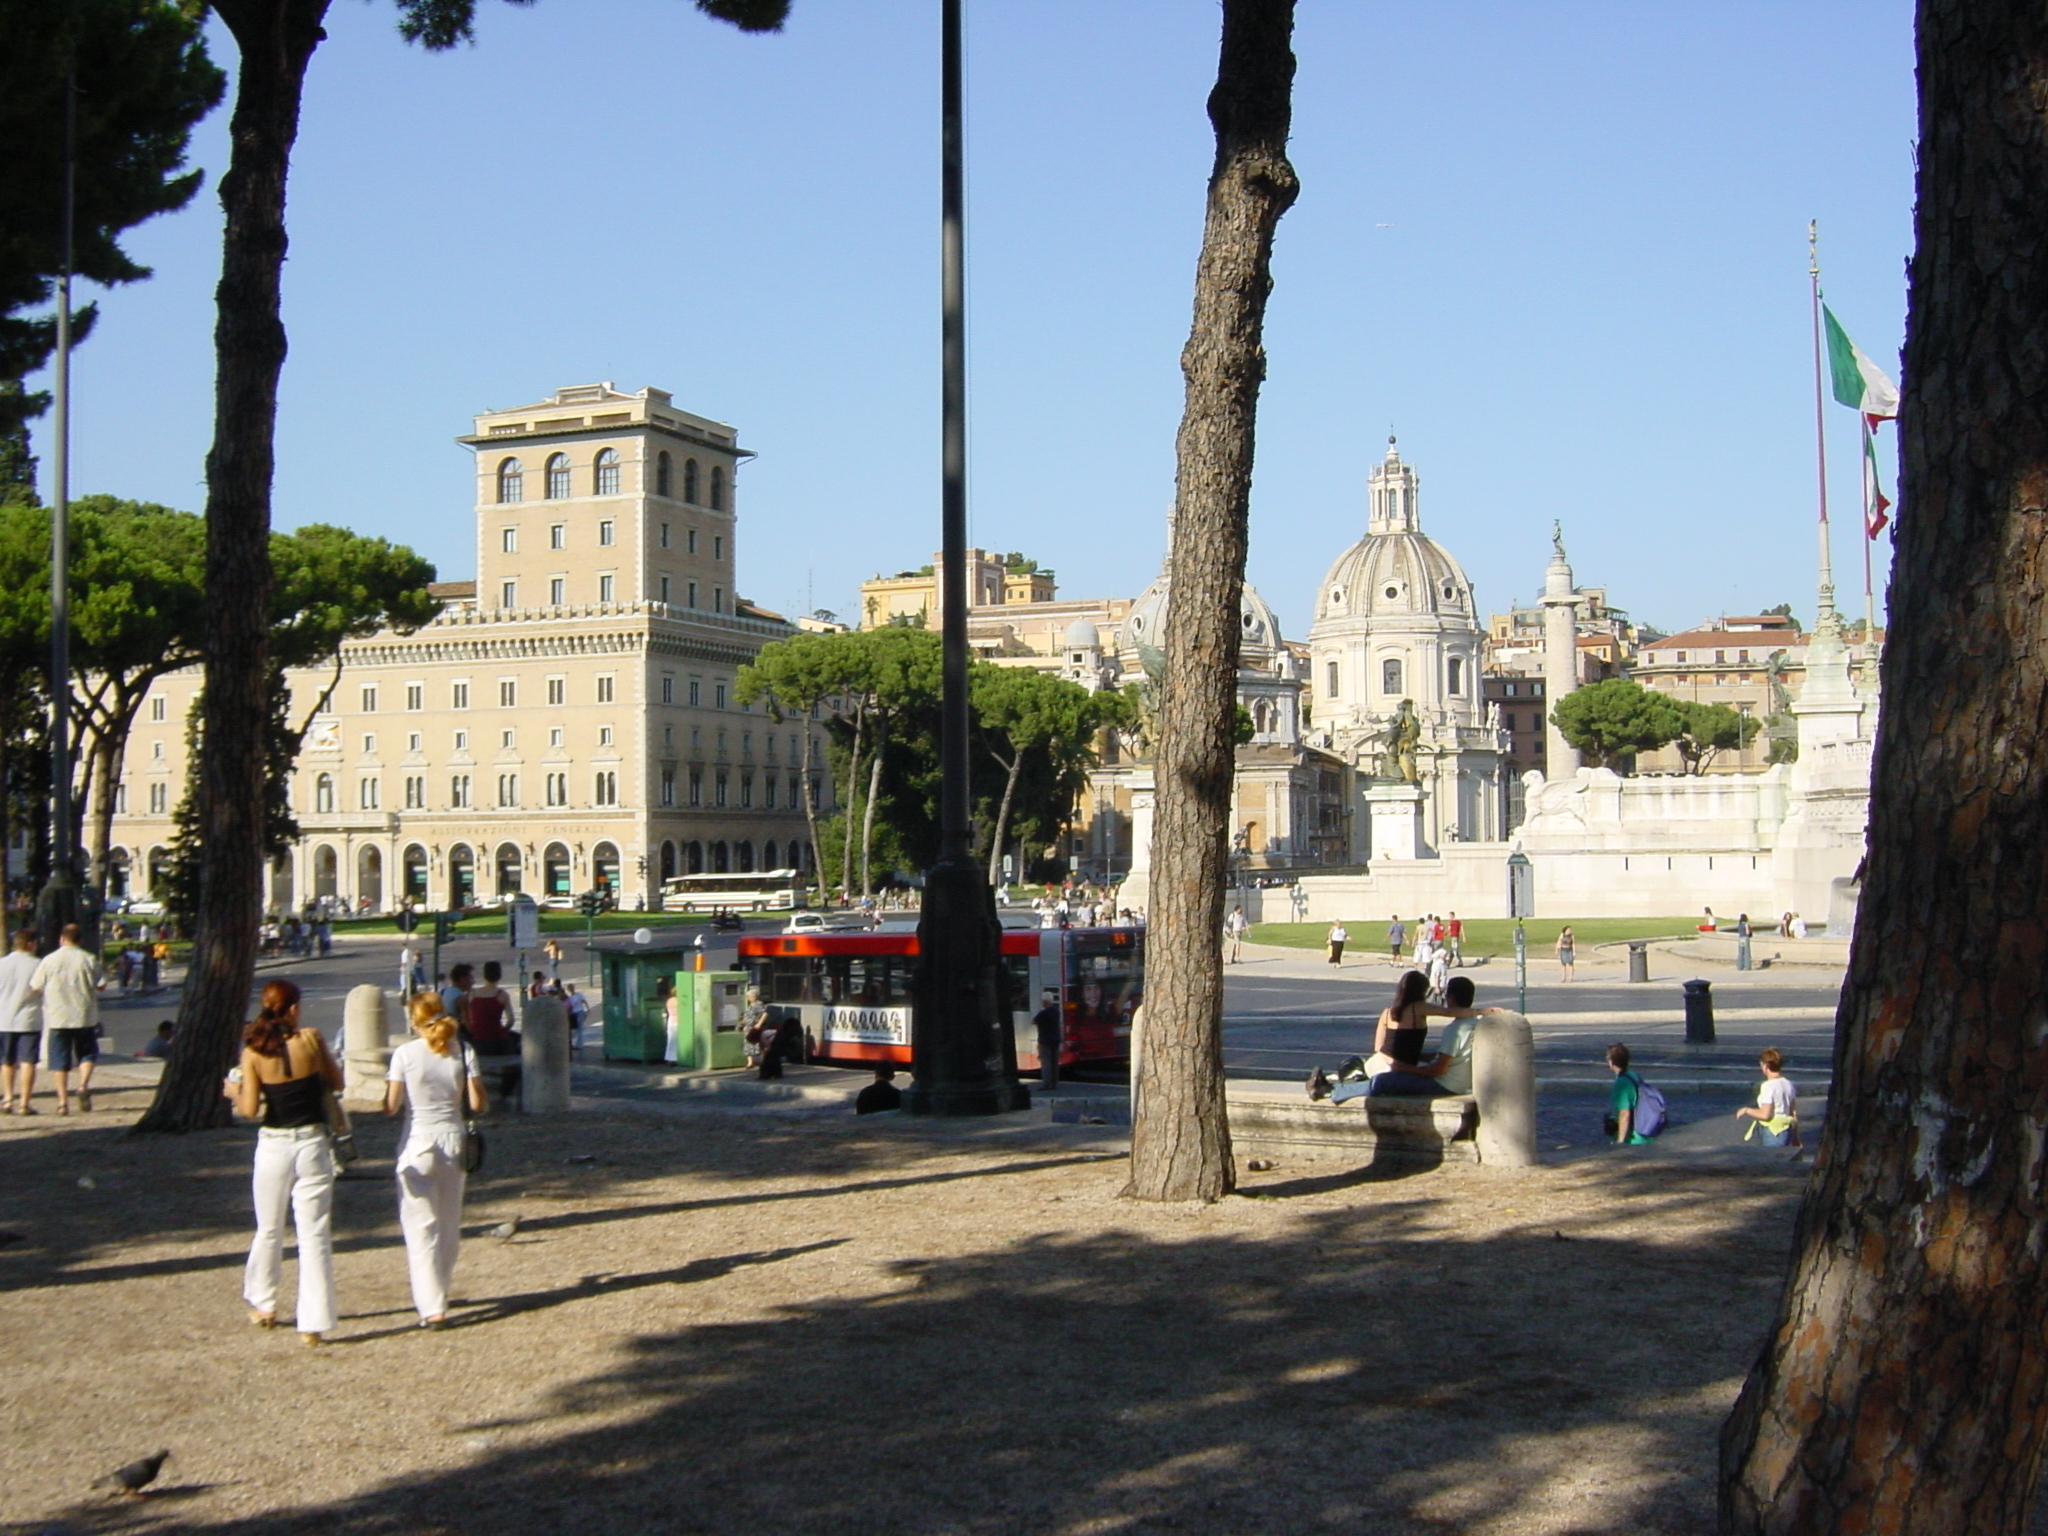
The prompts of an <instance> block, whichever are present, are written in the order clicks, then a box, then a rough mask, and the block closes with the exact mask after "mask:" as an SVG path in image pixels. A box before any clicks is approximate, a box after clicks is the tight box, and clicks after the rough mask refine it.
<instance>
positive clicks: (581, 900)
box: [576, 891, 604, 917]
mask: <svg viewBox="0 0 2048 1536" xmlns="http://www.w3.org/2000/svg"><path fill="white" fill-rule="evenodd" d="M576 908H577V910H578V911H580V912H581V913H582V914H583V915H584V916H585V917H595V916H597V914H598V913H600V912H602V911H603V910H604V896H603V893H601V892H598V891H585V892H584V893H583V894H582V895H581V896H580V897H578V898H577V900H576Z"/></svg>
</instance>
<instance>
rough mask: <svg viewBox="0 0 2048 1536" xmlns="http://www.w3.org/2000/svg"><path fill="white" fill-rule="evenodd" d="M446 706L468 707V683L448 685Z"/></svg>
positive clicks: (453, 707)
mask: <svg viewBox="0 0 2048 1536" xmlns="http://www.w3.org/2000/svg"><path fill="white" fill-rule="evenodd" d="M448 707H449V708H450V709H467V708H469V684H467V683H455V684H453V685H451V686H450V688H449V690H448Z"/></svg>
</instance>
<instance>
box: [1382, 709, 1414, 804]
mask: <svg viewBox="0 0 2048 1536" xmlns="http://www.w3.org/2000/svg"><path fill="white" fill-rule="evenodd" d="M1374 740H1375V741H1377V742H1378V743H1379V745H1380V748H1381V751H1380V768H1379V775H1378V776H1379V777H1380V778H1383V779H1397V780H1399V781H1400V782H1401V783H1403V784H1419V783H1421V782H1422V773H1421V770H1420V769H1419V768H1418V767H1417V766H1416V762H1415V749H1416V748H1417V747H1419V746H1420V745H1421V744H1422V722H1421V721H1420V720H1418V719H1417V718H1416V717H1415V701H1414V700H1413V699H1403V700H1402V701H1401V707H1400V708H1399V709H1398V710H1396V711H1395V712H1394V715H1393V718H1391V719H1390V720H1388V722H1387V728H1386V729H1385V730H1383V731H1381V732H1380V733H1379V735H1378V736H1376V737H1375V738H1374Z"/></svg>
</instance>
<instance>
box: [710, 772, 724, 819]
mask: <svg viewBox="0 0 2048 1536" xmlns="http://www.w3.org/2000/svg"><path fill="white" fill-rule="evenodd" d="M725 786H726V773H725V771H724V770H723V769H720V770H719V774H718V777H717V778H716V779H715V780H713V781H712V787H711V803H712V804H713V805H715V806H718V807H719V808H720V809H721V810H722V809H724V807H725Z"/></svg>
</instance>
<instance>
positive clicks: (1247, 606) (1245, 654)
mask: <svg viewBox="0 0 2048 1536" xmlns="http://www.w3.org/2000/svg"><path fill="white" fill-rule="evenodd" d="M1167 597H1168V589H1167V582H1166V577H1165V576H1163V575H1162V576H1160V577H1158V578H1157V579H1155V580H1154V581H1153V583H1152V585H1151V586H1149V587H1147V588H1146V589H1145V590H1144V591H1143V592H1141V593H1139V594H1138V600H1137V601H1136V602H1135V603H1133V604H1131V611H1130V612H1129V613H1127V614H1125V615H1124V622H1123V630H1122V636H1121V639H1122V647H1123V649H1124V650H1125V651H1136V652H1138V653H1139V654H1140V655H1142V654H1143V653H1145V652H1146V651H1160V652H1163V651H1164V650H1165V649H1166V601H1167ZM1237 622H1238V636H1239V640H1238V644H1239V647H1240V650H1239V659H1240V660H1241V661H1242V662H1243V663H1245V664H1246V665H1251V664H1253V663H1256V662H1260V661H1268V660H1270V659H1271V658H1272V656H1273V653H1274V652H1276V651H1278V650H1279V649H1280V648H1281V645H1282V640H1281V637H1280V619H1279V616H1278V615H1276V614H1275V613H1274V612H1273V606H1272V604H1270V603H1268V602H1267V601H1266V600H1265V598H1263V597H1261V596H1260V595H1259V589H1258V588H1257V587H1255V586H1253V585H1252V584H1251V583H1250V582H1246V583H1245V584H1244V590H1243V591H1242V592H1241V593H1239V594H1238V600H1237Z"/></svg>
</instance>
